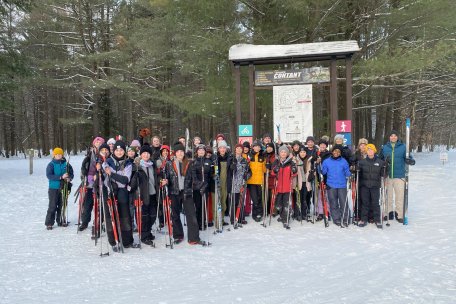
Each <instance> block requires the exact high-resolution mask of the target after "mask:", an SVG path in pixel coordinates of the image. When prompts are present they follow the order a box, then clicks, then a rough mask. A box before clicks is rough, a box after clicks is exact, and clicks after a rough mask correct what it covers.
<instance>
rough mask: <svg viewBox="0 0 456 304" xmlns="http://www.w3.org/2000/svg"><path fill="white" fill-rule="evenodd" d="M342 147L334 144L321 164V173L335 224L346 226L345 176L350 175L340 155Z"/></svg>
mask: <svg viewBox="0 0 456 304" xmlns="http://www.w3.org/2000/svg"><path fill="white" fill-rule="evenodd" d="M342 150H343V147H342V146H340V145H335V146H334V147H333V149H332V156H331V157H330V158H328V159H326V160H325V161H324V162H323V165H322V174H323V175H326V188H327V189H328V200H329V206H330V210H331V217H332V219H333V222H334V224H336V225H337V226H341V225H342V226H348V224H346V223H347V222H348V211H349V208H348V206H347V178H348V177H350V175H351V173H350V168H349V166H348V162H347V161H346V160H345V158H344V157H342Z"/></svg>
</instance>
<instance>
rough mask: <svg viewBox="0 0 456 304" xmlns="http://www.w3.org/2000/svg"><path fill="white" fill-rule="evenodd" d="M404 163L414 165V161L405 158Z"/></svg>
mask: <svg viewBox="0 0 456 304" xmlns="http://www.w3.org/2000/svg"><path fill="white" fill-rule="evenodd" d="M405 163H406V164H407V165H410V166H413V165H415V160H414V159H413V158H406V159H405Z"/></svg>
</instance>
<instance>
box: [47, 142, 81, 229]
mask: <svg viewBox="0 0 456 304" xmlns="http://www.w3.org/2000/svg"><path fill="white" fill-rule="evenodd" d="M52 154H53V157H52V160H51V162H50V163H49V164H48V165H47V167H46V177H47V179H48V180H49V189H48V196H49V205H48V209H47V213H46V220H45V221H44V224H45V225H46V229H47V230H52V227H53V226H54V222H55V221H57V225H58V226H64V225H68V223H62V222H61V218H60V215H61V214H60V212H61V207H62V189H63V184H64V183H70V182H71V180H72V179H73V177H74V174H73V167H72V166H71V165H70V164H69V163H68V162H67V160H66V159H65V157H63V149H62V148H59V147H56V148H54V150H53V152H52Z"/></svg>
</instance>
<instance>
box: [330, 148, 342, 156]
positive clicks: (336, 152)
mask: <svg viewBox="0 0 456 304" xmlns="http://www.w3.org/2000/svg"><path fill="white" fill-rule="evenodd" d="M332 155H333V156H334V157H335V158H337V157H339V156H340V150H339V149H336V150H334V151H333V152H332Z"/></svg>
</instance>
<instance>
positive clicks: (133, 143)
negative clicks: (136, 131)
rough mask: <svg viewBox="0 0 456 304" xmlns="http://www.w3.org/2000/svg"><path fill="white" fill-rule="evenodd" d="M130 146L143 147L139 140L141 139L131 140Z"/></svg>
mask: <svg viewBox="0 0 456 304" xmlns="http://www.w3.org/2000/svg"><path fill="white" fill-rule="evenodd" d="M130 147H136V148H140V147H141V143H140V142H139V140H136V139H134V140H133V141H132V142H131V144H130Z"/></svg>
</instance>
